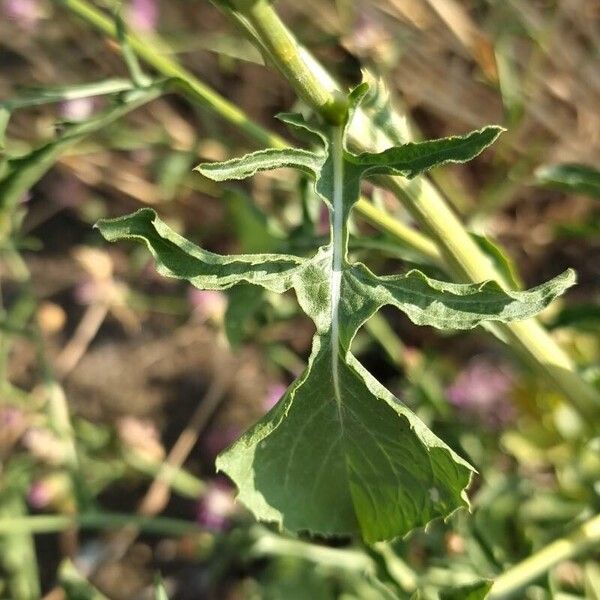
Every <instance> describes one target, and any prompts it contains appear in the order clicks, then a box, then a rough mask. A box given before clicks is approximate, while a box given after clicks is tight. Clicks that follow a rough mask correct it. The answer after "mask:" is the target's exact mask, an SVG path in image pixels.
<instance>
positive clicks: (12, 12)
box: [1, 0, 42, 31]
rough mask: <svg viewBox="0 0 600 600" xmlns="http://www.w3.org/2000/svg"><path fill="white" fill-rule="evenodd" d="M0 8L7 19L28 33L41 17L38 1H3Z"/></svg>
mask: <svg viewBox="0 0 600 600" xmlns="http://www.w3.org/2000/svg"><path fill="white" fill-rule="evenodd" d="M1 8H2V12H3V13H4V15H5V16H6V18H7V19H9V20H11V21H15V23H16V24H17V25H19V26H20V27H22V28H23V29H27V30H29V31H31V30H33V29H35V28H36V27H37V24H38V21H39V20H40V19H41V17H42V10H41V7H40V3H39V0H4V1H3V2H2V5H1Z"/></svg>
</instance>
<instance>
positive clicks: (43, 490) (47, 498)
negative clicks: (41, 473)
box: [27, 480, 52, 509]
mask: <svg viewBox="0 0 600 600" xmlns="http://www.w3.org/2000/svg"><path fill="white" fill-rule="evenodd" d="M51 501H52V489H51V488H50V486H48V485H47V483H46V482H45V481H44V480H40V481H34V482H33V483H32V484H31V487H30V488H29V491H28V492H27V502H28V503H29V505H30V506H32V507H33V508H38V509H40V508H46V506H48V505H49V504H50V502H51Z"/></svg>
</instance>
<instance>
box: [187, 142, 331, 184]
mask: <svg viewBox="0 0 600 600" xmlns="http://www.w3.org/2000/svg"><path fill="white" fill-rule="evenodd" d="M321 162H322V161H321V160H320V159H319V157H317V156H316V155H315V154H314V153H313V152H308V151H307V150H301V149H299V148H285V149H276V148H269V149H267V150H259V151H258V152H252V153H250V154H246V156H242V158H233V159H231V160H228V161H225V162H220V163H205V164H202V165H199V166H197V167H196V170H197V171H200V173H202V175H204V176H205V177H209V178H210V179H212V180H214V181H225V180H229V179H246V178H247V177H251V176H252V175H254V174H255V173H257V172H258V171H270V170H273V169H283V168H288V167H291V168H295V169H300V170H302V171H304V172H306V173H308V174H309V175H315V174H316V173H318V171H319V170H320V168H321Z"/></svg>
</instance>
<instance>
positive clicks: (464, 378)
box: [446, 357, 515, 427]
mask: <svg viewBox="0 0 600 600" xmlns="http://www.w3.org/2000/svg"><path fill="white" fill-rule="evenodd" d="M513 383H514V379H513V375H512V373H511V372H510V370H509V368H508V366H507V365H499V364H497V363H494V362H492V361H490V360H489V359H486V358H483V357H476V358H474V359H473V360H471V361H470V362H469V364H468V365H467V366H466V368H465V369H464V370H463V371H461V372H460V373H459V374H458V376H457V378H456V379H455V380H454V383H453V384H452V385H451V386H450V387H449V388H448V389H447V390H446V393H447V395H448V399H449V400H450V402H451V404H453V405H454V406H455V407H456V408H457V409H459V410H460V411H461V412H465V413H468V414H470V415H471V416H474V417H476V418H478V419H479V420H480V421H481V422H482V423H485V424H487V425H488V426H490V427H501V426H503V425H506V424H507V423H510V422H511V421H512V420H513V419H514V418H515V409H514V407H513V405H512V404H511V402H510V397H509V396H510V392H511V390H512V388H513Z"/></svg>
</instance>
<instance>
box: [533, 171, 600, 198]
mask: <svg viewBox="0 0 600 600" xmlns="http://www.w3.org/2000/svg"><path fill="white" fill-rule="evenodd" d="M535 176H536V179H537V181H538V183H539V184H540V185H543V186H546V187H551V188H556V189H559V190H562V191H564V192H567V193H572V194H585V195H586V196H590V197H592V198H600V171H599V170H598V169H595V168H594V167H590V166H587V165H578V164H569V163H567V164H562V165H548V166H545V167H540V168H539V169H538V170H537V171H536V173H535Z"/></svg>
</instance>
